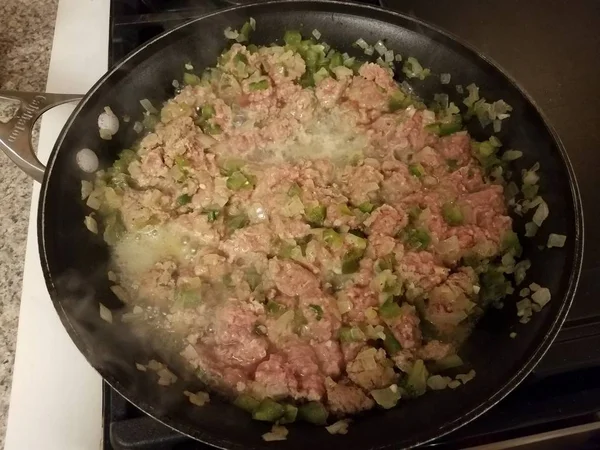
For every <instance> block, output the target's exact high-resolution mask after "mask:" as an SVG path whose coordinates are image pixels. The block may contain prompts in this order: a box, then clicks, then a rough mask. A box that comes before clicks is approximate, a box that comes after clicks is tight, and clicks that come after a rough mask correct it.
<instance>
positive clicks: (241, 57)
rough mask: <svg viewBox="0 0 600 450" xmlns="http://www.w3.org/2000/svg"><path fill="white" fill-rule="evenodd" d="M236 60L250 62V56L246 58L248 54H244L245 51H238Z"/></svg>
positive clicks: (244, 62)
mask: <svg viewBox="0 0 600 450" xmlns="http://www.w3.org/2000/svg"><path fill="white" fill-rule="evenodd" d="M234 60H235V62H241V63H243V64H248V58H246V55H244V54H243V53H240V52H238V53H236V54H235V58H234Z"/></svg>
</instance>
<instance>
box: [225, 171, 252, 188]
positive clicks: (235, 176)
mask: <svg viewBox="0 0 600 450" xmlns="http://www.w3.org/2000/svg"><path fill="white" fill-rule="evenodd" d="M248 186H250V182H249V181H248V178H246V175H244V174H243V173H242V172H239V171H236V172H233V173H232V174H231V175H230V176H229V178H227V188H228V189H231V190H232V191H239V190H240V189H242V188H245V187H248Z"/></svg>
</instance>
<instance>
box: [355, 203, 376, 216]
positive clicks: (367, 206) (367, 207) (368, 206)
mask: <svg viewBox="0 0 600 450" xmlns="http://www.w3.org/2000/svg"><path fill="white" fill-rule="evenodd" d="M358 209H360V210H361V212H364V213H370V212H371V211H373V209H375V205H374V204H373V203H371V202H364V203H361V204H360V205H358Z"/></svg>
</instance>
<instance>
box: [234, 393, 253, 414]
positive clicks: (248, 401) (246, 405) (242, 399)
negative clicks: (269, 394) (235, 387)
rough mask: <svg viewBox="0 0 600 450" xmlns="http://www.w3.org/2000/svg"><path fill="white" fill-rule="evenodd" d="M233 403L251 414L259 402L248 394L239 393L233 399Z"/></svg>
mask: <svg viewBox="0 0 600 450" xmlns="http://www.w3.org/2000/svg"><path fill="white" fill-rule="evenodd" d="M233 404H234V405H235V406H237V407H238V408H240V409H243V410H244V411H246V412H249V413H250V414H253V413H254V411H256V410H257V409H258V406H259V405H260V402H259V401H258V400H256V399H255V398H254V397H252V396H250V395H248V394H240V395H238V397H237V398H236V399H235V401H234V402H233Z"/></svg>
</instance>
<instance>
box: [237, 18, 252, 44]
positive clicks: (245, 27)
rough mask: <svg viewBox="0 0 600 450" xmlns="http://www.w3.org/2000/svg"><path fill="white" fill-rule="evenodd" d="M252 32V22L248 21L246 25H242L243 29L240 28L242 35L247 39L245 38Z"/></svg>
mask: <svg viewBox="0 0 600 450" xmlns="http://www.w3.org/2000/svg"><path fill="white" fill-rule="evenodd" d="M250 33H252V25H250V22H246V23H245V24H244V25H242V29H241V30H240V35H241V36H243V37H245V38H246V39H244V40H246V41H247V40H248V38H249V37H250Z"/></svg>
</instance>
